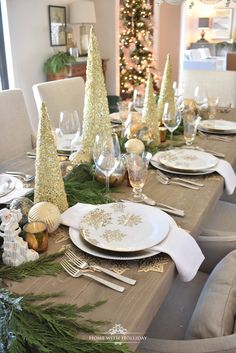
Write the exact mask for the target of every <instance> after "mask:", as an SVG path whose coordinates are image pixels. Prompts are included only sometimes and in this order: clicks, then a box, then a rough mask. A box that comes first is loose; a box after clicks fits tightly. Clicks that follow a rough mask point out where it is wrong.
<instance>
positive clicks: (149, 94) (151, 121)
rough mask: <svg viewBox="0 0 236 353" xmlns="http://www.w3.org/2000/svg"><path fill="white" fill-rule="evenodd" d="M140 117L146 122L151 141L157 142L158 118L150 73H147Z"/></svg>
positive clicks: (158, 134)
mask: <svg viewBox="0 0 236 353" xmlns="http://www.w3.org/2000/svg"><path fill="white" fill-rule="evenodd" d="M142 117H143V121H144V122H145V123H146V125H147V126H148V128H149V129H151V132H152V136H153V141H154V142H155V144H159V143H160V133H159V120H158V111H157V105H156V98H155V95H154V90H153V76H152V74H149V75H148V80H147V85H146V90H145V97H144V107H143V116H142Z"/></svg>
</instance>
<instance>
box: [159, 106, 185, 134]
mask: <svg viewBox="0 0 236 353" xmlns="http://www.w3.org/2000/svg"><path fill="white" fill-rule="evenodd" d="M162 122H163V124H164V125H165V127H166V128H167V129H168V130H169V132H170V140H171V141H173V132H174V131H175V130H176V129H177V128H178V126H179V124H180V122H181V112H180V111H179V110H178V109H177V108H176V107H174V109H172V107H171V105H170V104H169V103H165V105H164V112H163V117H162Z"/></svg>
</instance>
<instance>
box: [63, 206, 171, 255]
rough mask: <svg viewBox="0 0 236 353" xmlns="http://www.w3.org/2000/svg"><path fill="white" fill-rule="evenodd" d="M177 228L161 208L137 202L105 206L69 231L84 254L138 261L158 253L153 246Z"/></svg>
mask: <svg viewBox="0 0 236 353" xmlns="http://www.w3.org/2000/svg"><path fill="white" fill-rule="evenodd" d="M173 225H175V222H174V220H173V219H172V218H171V217H170V216H169V215H167V214H166V213H164V212H162V211H161V210H159V209H158V208H154V207H150V206H145V205H142V204H134V203H130V202H127V203H125V202H124V203H116V204H106V205H101V206H99V207H96V208H95V209H94V210H92V211H90V212H88V213H87V214H86V215H85V216H84V217H83V218H82V220H81V223H80V229H79V230H76V229H73V228H70V231H69V234H70V238H71V240H72V242H73V243H74V244H75V245H76V246H77V247H78V248H79V249H81V250H82V251H84V252H86V253H88V254H90V255H94V256H97V257H100V258H105V259H112V260H136V259H143V258H146V257H150V256H153V255H156V254H158V253H159V251H157V250H152V249H151V248H152V246H154V245H156V244H158V243H160V242H161V241H163V240H164V239H165V238H166V237H167V235H168V233H169V230H170V227H171V226H173Z"/></svg>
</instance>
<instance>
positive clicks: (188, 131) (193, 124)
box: [183, 114, 201, 146]
mask: <svg viewBox="0 0 236 353" xmlns="http://www.w3.org/2000/svg"><path fill="white" fill-rule="evenodd" d="M200 120H201V117H200V116H197V115H194V114H186V115H185V116H184V118H183V123H184V139H185V143H186V145H187V146H191V145H192V143H193V141H194V139H195V137H196V132H197V126H198V124H199V122H200Z"/></svg>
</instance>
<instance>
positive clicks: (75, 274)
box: [61, 260, 125, 292]
mask: <svg viewBox="0 0 236 353" xmlns="http://www.w3.org/2000/svg"><path fill="white" fill-rule="evenodd" d="M61 266H62V267H63V268H64V270H65V271H66V272H67V273H68V274H69V275H70V276H71V277H74V278H78V277H80V276H85V277H89V278H92V279H94V280H95V281H97V282H99V283H101V284H103V285H104V286H107V287H109V288H111V289H114V290H116V291H118V292H124V290H125V288H124V287H121V286H118V285H117V284H115V283H112V282H109V281H106V280H105V279H103V278H100V277H97V276H94V275H92V274H90V273H84V272H83V271H82V270H79V269H78V268H76V267H74V266H73V265H72V264H71V263H70V262H69V261H67V260H62V261H61Z"/></svg>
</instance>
